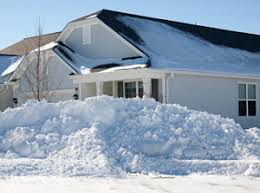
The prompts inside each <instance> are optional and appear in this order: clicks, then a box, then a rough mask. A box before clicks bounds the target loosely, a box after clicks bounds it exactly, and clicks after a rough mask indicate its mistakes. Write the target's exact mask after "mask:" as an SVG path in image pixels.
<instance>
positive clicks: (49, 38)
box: [0, 32, 61, 56]
mask: <svg viewBox="0 0 260 193" xmlns="http://www.w3.org/2000/svg"><path fill="white" fill-rule="evenodd" d="M60 33H61V32H55V33H50V34H44V35H42V42H41V46H44V45H46V44H48V43H50V42H53V41H55V40H56V39H57V38H58V36H59V35H60ZM37 40H38V36H33V37H29V38H25V39H23V40H21V41H19V42H17V43H15V44H13V45H10V46H8V47H7V48H4V49H2V50H0V54H8V55H19V56H22V55H24V54H25V53H28V52H30V51H32V50H34V49H36V48H37V47H38V43H37Z"/></svg>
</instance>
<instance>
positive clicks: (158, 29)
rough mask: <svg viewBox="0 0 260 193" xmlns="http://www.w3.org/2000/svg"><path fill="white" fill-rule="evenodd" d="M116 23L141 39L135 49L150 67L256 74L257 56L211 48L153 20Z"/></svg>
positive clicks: (259, 58)
mask: <svg viewBox="0 0 260 193" xmlns="http://www.w3.org/2000/svg"><path fill="white" fill-rule="evenodd" d="M120 21H121V22H124V23H125V24H126V25H127V26H130V27H131V28H132V29H134V30H135V31H136V33H137V34H138V35H139V36H140V37H141V38H142V43H139V44H138V46H139V47H140V48H141V49H142V50H144V52H145V53H147V54H148V55H149V56H150V57H151V64H152V68H174V69H189V70H200V71H214V72H229V73H246V74H254V75H260V53H253V52H249V51H246V50H240V49H235V48H229V47H225V46H220V45H215V44H212V43H210V42H208V41H206V40H204V39H201V38H199V37H196V36H194V35H192V34H190V33H187V32H183V31H181V30H179V29H176V28H173V27H171V26H168V25H166V24H161V23H158V22H154V21H149V20H145V19H140V18H133V17H129V16H124V17H121V18H120ZM158 34H160V35H158Z"/></svg>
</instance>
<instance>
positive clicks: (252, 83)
mask: <svg viewBox="0 0 260 193" xmlns="http://www.w3.org/2000/svg"><path fill="white" fill-rule="evenodd" d="M240 84H245V85H246V98H245V99H239V85H240ZM248 85H255V99H249V98H248ZM237 101H238V103H237V104H238V105H239V102H240V101H245V102H246V115H239V111H238V116H239V117H256V116H257V115H249V108H248V102H249V101H255V103H256V106H255V108H256V109H255V110H256V114H257V86H256V83H255V82H237ZM238 108H239V106H238Z"/></svg>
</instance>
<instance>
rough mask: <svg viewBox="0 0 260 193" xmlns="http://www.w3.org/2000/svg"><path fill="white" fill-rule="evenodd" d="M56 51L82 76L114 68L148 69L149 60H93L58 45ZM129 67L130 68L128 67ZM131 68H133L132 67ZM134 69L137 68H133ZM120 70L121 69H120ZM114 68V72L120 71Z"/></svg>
mask: <svg viewBox="0 0 260 193" xmlns="http://www.w3.org/2000/svg"><path fill="white" fill-rule="evenodd" d="M54 51H55V52H56V53H57V54H58V55H59V56H60V57H61V58H62V59H63V60H65V61H66V62H67V63H69V64H70V66H71V67H73V68H74V69H75V70H76V71H77V72H79V73H80V74H88V73H91V71H94V69H95V70H96V69H102V70H104V69H109V68H113V67H121V68H122V69H123V68H129V67H130V66H131V65H136V64H141V65H139V67H147V63H148V58H134V59H131V58H129V59H114V58H107V59H93V58H86V57H83V56H81V55H79V54H77V53H75V52H73V51H72V50H70V49H69V48H67V47H65V46H62V45H58V46H56V47H55V48H54ZM126 66H128V67H126ZM130 68H131V67H130ZM132 68H136V66H133V67H132ZM118 69H120V68H118ZM118 69H116V68H114V70H118Z"/></svg>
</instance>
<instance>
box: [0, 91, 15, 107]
mask: <svg viewBox="0 0 260 193" xmlns="http://www.w3.org/2000/svg"><path fill="white" fill-rule="evenodd" d="M12 106H13V92H12V89H11V87H10V86H9V87H5V88H4V89H3V90H0V111H4V110H5V109H6V108H8V107H12Z"/></svg>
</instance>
